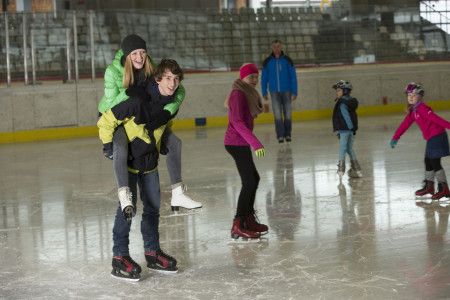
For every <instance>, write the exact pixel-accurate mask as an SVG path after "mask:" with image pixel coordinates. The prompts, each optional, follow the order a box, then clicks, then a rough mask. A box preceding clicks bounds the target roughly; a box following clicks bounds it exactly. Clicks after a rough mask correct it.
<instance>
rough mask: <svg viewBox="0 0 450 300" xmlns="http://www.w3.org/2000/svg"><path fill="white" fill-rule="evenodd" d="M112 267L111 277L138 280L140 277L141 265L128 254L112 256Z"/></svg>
mask: <svg viewBox="0 0 450 300" xmlns="http://www.w3.org/2000/svg"><path fill="white" fill-rule="evenodd" d="M112 267H113V269H112V271H111V275H112V276H113V277H116V278H119V279H122V280H127V281H139V280H140V279H141V272H142V269H141V266H139V265H138V264H137V263H136V262H135V261H134V260H133V259H132V258H131V257H130V256H114V257H113V259H112Z"/></svg>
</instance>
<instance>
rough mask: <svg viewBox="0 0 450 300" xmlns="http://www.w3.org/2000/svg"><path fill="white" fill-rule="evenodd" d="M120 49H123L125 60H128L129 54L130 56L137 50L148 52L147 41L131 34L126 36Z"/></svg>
mask: <svg viewBox="0 0 450 300" xmlns="http://www.w3.org/2000/svg"><path fill="white" fill-rule="evenodd" d="M120 47H121V48H122V51H123V57H124V58H126V57H127V56H128V54H130V53H131V52H133V51H134V50H136V49H145V50H147V45H146V44H145V41H144V40H143V39H142V38H141V37H140V36H138V35H137V34H130V35H128V36H126V37H125V38H124V39H123V40H122V44H121V45H120Z"/></svg>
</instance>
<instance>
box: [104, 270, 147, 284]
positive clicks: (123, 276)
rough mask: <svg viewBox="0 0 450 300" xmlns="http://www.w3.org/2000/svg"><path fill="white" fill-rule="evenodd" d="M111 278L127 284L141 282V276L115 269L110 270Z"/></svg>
mask: <svg viewBox="0 0 450 300" xmlns="http://www.w3.org/2000/svg"><path fill="white" fill-rule="evenodd" d="M111 276H112V277H114V278H116V279H119V280H123V281H128V282H138V281H140V280H141V274H130V273H128V272H125V271H122V270H120V269H116V268H113V269H112V271H111Z"/></svg>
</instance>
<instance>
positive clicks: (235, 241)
mask: <svg viewBox="0 0 450 300" xmlns="http://www.w3.org/2000/svg"><path fill="white" fill-rule="evenodd" d="M260 242H261V238H253V239H250V238H241V237H239V238H237V239H235V238H231V239H230V241H228V245H236V244H256V243H260Z"/></svg>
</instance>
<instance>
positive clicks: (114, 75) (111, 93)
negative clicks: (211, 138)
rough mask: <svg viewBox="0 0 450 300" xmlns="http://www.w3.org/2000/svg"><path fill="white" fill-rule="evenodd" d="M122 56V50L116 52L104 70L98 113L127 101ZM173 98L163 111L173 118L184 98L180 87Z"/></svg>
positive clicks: (183, 91) (182, 89)
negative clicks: (102, 89)
mask: <svg viewBox="0 0 450 300" xmlns="http://www.w3.org/2000/svg"><path fill="white" fill-rule="evenodd" d="M122 56H123V52H122V50H118V51H117V52H116V55H115V57H114V60H113V62H112V63H111V64H110V65H109V66H108V67H107V68H106V71H105V77H104V81H105V85H104V95H103V97H102V99H101V100H100V103H99V104H98V111H99V112H100V113H104V112H105V111H107V110H108V109H111V108H113V107H114V106H116V105H117V104H119V103H121V102H123V101H125V100H127V99H128V95H127V94H126V93H125V91H126V89H125V88H124V87H123V84H122V78H123V72H124V71H123V70H124V68H123V65H122V63H121V59H122ZM149 59H150V63H151V64H152V66H153V67H155V64H154V63H153V61H152V60H151V58H150V56H149ZM174 97H175V98H174V101H172V102H170V103H168V104H167V105H165V106H164V109H165V110H167V111H168V112H170V114H171V115H172V116H174V115H175V113H176V112H177V111H178V109H179V107H180V105H181V103H182V102H183V100H184V97H185V90H184V87H183V86H182V85H180V86H179V87H178V90H177V91H176V93H175V95H174Z"/></svg>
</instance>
